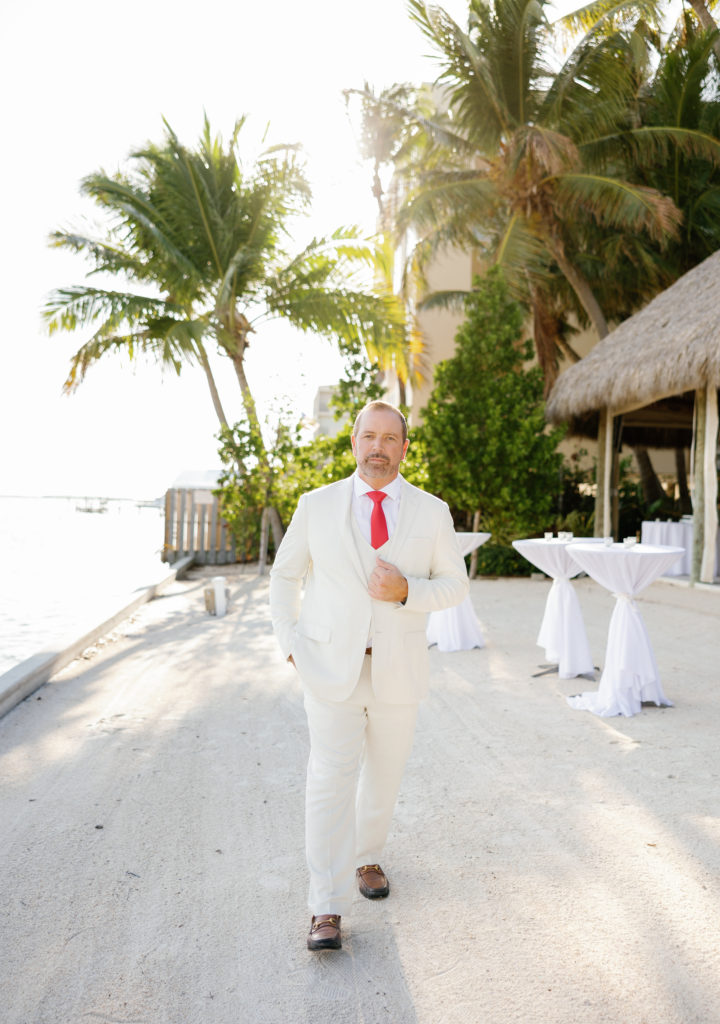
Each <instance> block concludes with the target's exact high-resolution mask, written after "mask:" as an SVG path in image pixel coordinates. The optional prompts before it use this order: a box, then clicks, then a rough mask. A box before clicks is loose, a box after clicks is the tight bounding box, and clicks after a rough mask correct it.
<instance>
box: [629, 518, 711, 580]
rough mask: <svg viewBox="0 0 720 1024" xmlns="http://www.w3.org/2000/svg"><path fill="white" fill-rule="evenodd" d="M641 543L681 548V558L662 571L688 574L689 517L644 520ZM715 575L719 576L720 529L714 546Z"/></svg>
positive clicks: (690, 565)
mask: <svg viewBox="0 0 720 1024" xmlns="http://www.w3.org/2000/svg"><path fill="white" fill-rule="evenodd" d="M640 536H641V537H642V542H643V544H653V545H655V546H657V545H658V544H661V545H669V546H670V547H674V548H683V554H682V558H679V559H678V560H677V562H675V564H674V565H671V566H670V567H669V568H668V569H666V570H665V572H664V573H663V575H664V576H689V575H690V569H691V567H692V549H693V524H692V522H691V521H690V520H689V519H685V520H682V519H681V520H680V522H679V523H663V522H659V521H658V522H650V521H647V522H644V523H643V524H642V526H641V533H640ZM714 575H715V576H720V530H718V537H717V544H716V546H715V573H714Z"/></svg>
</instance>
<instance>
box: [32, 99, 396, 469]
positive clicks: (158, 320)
mask: <svg viewBox="0 0 720 1024" xmlns="http://www.w3.org/2000/svg"><path fill="white" fill-rule="evenodd" d="M243 124H244V120H240V121H238V122H237V124H236V125H235V128H234V131H233V133H232V136H231V138H230V141H229V143H228V144H227V145H226V146H225V145H224V144H223V142H222V140H221V138H220V137H219V136H213V135H212V133H211V129H210V125H209V122H208V120H207V118H206V119H205V123H204V130H203V133H202V136H201V138H200V140H199V143H198V145H197V147H196V148H194V149H189V148H187V147H186V146H184V145H183V144H182V143H181V142H180V140H179V139H178V138H177V136H176V135H175V133H174V132H173V131H172V129H171V128H170V126H169V125H167V123H166V135H165V138H164V140H163V142H162V144H161V145H159V146H157V145H148V146H147V147H146V148H145V149H142V150H140V151H138V152H136V153H134V154H132V157H131V161H132V168H131V170H130V171H129V172H128V173H127V174H117V175H114V176H109V175H107V174H104V173H102V172H99V173H96V174H93V175H90V176H89V177H88V178H86V179H85V180H84V181H83V183H82V191H83V192H84V194H85V195H87V196H89V197H90V198H91V199H93V200H94V201H95V202H96V203H97V205H98V206H99V207H100V208H101V209H102V210H103V211H104V213H105V214H106V215H107V216H108V219H109V226H108V229H107V233H106V235H105V237H103V238H100V239H97V238H93V237H90V236H88V235H85V234H80V233H77V232H68V231H57V232H55V233H54V234H53V235H52V236H51V244H53V245H55V246H59V247H62V248H66V249H70V250H71V251H74V252H78V253H80V254H82V255H83V256H84V257H85V258H86V259H87V260H88V261H89V262H90V264H91V267H92V269H91V273H92V274H104V275H111V276H113V277H119V278H121V280H122V284H123V285H124V286H125V287H122V288H121V289H119V290H114V289H111V288H104V287H93V286H91V285H90V284H87V283H85V284H82V285H77V286H72V287H66V288H60V289H57V290H56V291H54V292H53V293H52V294H51V295H50V296H49V298H48V300H47V303H46V306H45V310H44V316H45V318H46V320H47V323H48V328H49V330H50V332H51V333H52V332H53V331H57V330H69V331H72V330H75V329H76V328H79V327H87V326H89V325H93V326H95V331H94V333H93V335H92V337H91V338H90V339H89V340H88V341H87V342H85V343H84V344H83V345H82V346H81V347H80V348H79V349H78V351H77V352H76V353H75V355H74V356H73V358H72V363H71V367H70V373H69V376H68V378H67V381H66V383H65V389H66V390H67V391H72V390H73V389H74V388H76V387H77V386H78V385H79V383H80V382H81V381H82V380H83V379H84V378H85V375H86V373H87V371H88V369H89V368H90V367H91V366H92V365H93V364H94V363H95V362H97V360H99V359H101V358H102V357H104V356H105V355H106V353H109V352H112V351H116V352H118V351H122V352H125V353H127V354H128V355H129V356H130V357H131V358H134V357H136V356H137V355H138V354H139V353H142V354H148V355H150V356H153V357H155V358H156V359H158V360H159V361H160V362H161V363H163V364H164V365H168V366H171V367H173V368H174V369H175V370H176V371H177V372H180V370H181V368H182V367H183V366H184V365H185V364H187V363H191V364H199V365H200V366H201V367H202V369H203V371H204V372H205V375H206V378H207V382H208V386H209V389H210V394H211V398H212V401H213V405H214V408H215V412H216V414H217V416H218V419H219V421H220V424H221V426H227V418H226V415H225V411H224V408H223V405H222V403H221V401H220V396H219V394H218V389H217V386H216V383H215V380H214V377H213V374H212V370H211V367H210V360H209V357H208V352H207V347H206V346H207V344H208V342H212V343H214V345H215V346H216V347H217V351H218V353H219V354H220V355H222V356H224V357H226V358H228V359H229V360H230V361H231V363H232V365H233V367H234V370H235V374H236V376H237V380H238V383H239V386H240V391H241V395H242V402H243V405H244V409H245V412H246V415H247V417H248V421H249V423H250V425H251V427H252V428H253V429H254V430H256V431H257V434H258V437H261V434H260V426H259V420H258V415H257V410H256V407H255V401H254V398H253V395H252V392H251V389H250V386H249V384H248V380H247V376H246V373H245V355H246V352H247V348H248V345H249V341H250V336H251V335H253V336H260V335H261V328H262V325H263V324H265V323H266V322H267V321H268V320H269V319H272V318H276V317H282V318H284V319H286V320H287V321H288V322H289V323H290V324H292V325H293V326H294V327H296V328H299V329H300V330H301V331H311V332H314V333H316V334H319V335H322V336H324V337H327V338H330V339H333V340H335V341H336V342H337V343H338V344H339V345H340V346H341V347H342V348H344V349H347V350H348V351H352V352H354V351H358V350H359V349H360V348H361V347H362V346H369V347H371V348H372V349H373V350H374V351H382V350H383V349H384V348H385V347H386V346H387V345H391V346H397V345H398V344H399V339H400V341H402V340H404V323H403V318H402V316H401V315H400V314H399V313H398V310H397V308H396V305H395V304H394V303H393V302H391V301H389V299H388V296H387V295H382V294H377V293H374V292H373V291H372V290H370V289H369V288H368V287H367V284H366V281H367V280H369V279H370V278H371V273H372V271H371V266H372V260H373V252H372V248H371V247H370V246H369V245H367V244H366V243H365V242H363V241H362V240H361V239H360V238H359V237H358V236H357V233H356V232H355V231H354V230H349V229H341V230H339V231H337V232H335V233H334V234H333V235H332V236H331V237H329V238H320V239H313V241H311V242H310V244H309V245H307V246H306V247H305V248H304V249H303V250H302V251H301V252H298V253H296V254H294V255H292V254H290V253H288V252H287V250H286V243H287V240H288V238H289V222H290V221H291V220H292V218H293V217H295V216H296V215H298V214H301V213H306V212H307V209H308V206H309V203H310V199H311V192H310V187H309V184H308V181H307V179H306V177H305V174H304V170H303V167H302V164H301V163H300V159H299V156H298V152H297V147H292V146H283V147H274V148H272V149H269V150H267V151H266V152H264V153H262V154H261V155H260V156H259V157H258V158H257V160H256V161H255V162H254V164H250V165H249V166H246V164H245V163H244V162H243V161H242V160H241V158H240V155H239V152H238V140H239V135H240V132H241V129H242V127H243ZM261 451H264V448H263V447H262V444H261Z"/></svg>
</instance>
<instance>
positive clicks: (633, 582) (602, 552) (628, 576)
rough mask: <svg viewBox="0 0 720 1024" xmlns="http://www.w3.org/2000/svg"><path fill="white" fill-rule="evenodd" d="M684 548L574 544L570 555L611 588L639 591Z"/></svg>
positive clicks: (569, 552)
mask: <svg viewBox="0 0 720 1024" xmlns="http://www.w3.org/2000/svg"><path fill="white" fill-rule="evenodd" d="M683 553H684V548H677V547H670V546H666V545H663V544H628V545H625V544H608V545H606V544H604V543H602V544H573V545H570V546H569V548H568V554H569V556H570V558H571V559H572V560H573V561H574V562H575V563H576V564H577V565H578V566H579V567H580V569H583V570H584V571H585V572H586V573H587V574H588V576H592V578H593V579H594V580H595V581H596V582H597V583H599V584H600V585H601V586H603V587H605V588H606V589H608V590H612V591H615V592H617V593H620V594H637V593H638V592H639V591H641V590H643V589H644V588H645V587H647V586H649V585H650V584H651V583H652V582H653V581H654V580H656V579H657V578H658V576H662V574H663V573H664V572H665V570H666V569H668V568H669V567H670V566H671V565H672V564H673V563H674V562H676V561H677V559H678V558H681V557H682V555H683Z"/></svg>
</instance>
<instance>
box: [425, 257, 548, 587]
mask: <svg viewBox="0 0 720 1024" xmlns="http://www.w3.org/2000/svg"><path fill="white" fill-rule="evenodd" d="M466 310H467V319H466V320H465V323H464V324H463V325H462V326H461V328H460V329H459V331H458V333H457V335H456V338H455V354H454V355H453V357H452V358H451V359H448V360H446V361H445V362H442V363H440V364H439V365H438V366H437V367H436V371H435V386H434V388H433V391H432V395H431V397H430V401H429V402H428V405H427V407H426V409H425V410H424V412H423V417H424V424H423V427H422V436H423V442H424V446H425V455H426V459H427V468H428V475H429V478H430V480H431V482H432V487H433V489H434V490H435V491H436V492H437V493H438V494H439V495H440V496H441V497H443V498H444V499H445V500H446V501H447V502H448V504H449V505H450V506H451V508H452V509H453V511H454V513H455V515H456V517H457V518H459V519H460V521H461V522H462V520H463V519H464V520H465V524H464V525H465V528H468V526H469V525H470V523H471V522H472V521H473V515H474V513H475V512H479V519H478V520H476V522H477V524H478V525H477V526H476V527H475V528H476V529H478V528H479V529H480V530H486V531H489V532H491V533H492V535H493V536H492V541H491V543H490V544H489V545H487V546H486V547H487V550H486V547H483V548H482V549H481V551H480V552H479V562H480V565H481V570H482V567H483V566H484V567H485V568H486V569H487V568H489V567H490V564H492V565H493V567H494V568H495V569H496V570H497V569H500V570H502V571H508V570H509V569H510V568H511V566H512V565H513V564H514V563H515V561H516V560H515V558H514V553H513V551H512V549H510V547H509V545H510V541H512V540H513V539H515V538H517V537H522V536H528V535H532V534H534V533H537V532H541V531H543V530H545V529H548V528H549V524H550V523H551V522H552V519H553V516H554V513H555V509H556V505H557V498H558V494H557V491H558V486H559V482H560V466H561V462H562V457H561V456H560V455H559V454H558V452H557V445H558V441H559V440H560V437H561V436H562V433H563V432H562V431H559V430H553V431H546V429H545V406H544V402H543V397H542V392H543V382H542V374H541V372H540V369H539V368H538V367H537V366H533V367H530V366H528V360H529V359H530V358H531V355H532V345H531V343H530V342H524V341H523V340H522V338H523V323H524V319H525V315H524V311H523V310H522V308H521V307H520V306H519V304H518V303H517V302H515V301H513V299H512V298H511V296H510V294H509V291H508V287H507V285H506V283H505V281H504V278H503V275H502V272H501V270H500V268H499V267H495V268H493V270H491V271H490V272H489V273H488V274H487V275H485V276H484V277H482V278H476V280H475V284H474V288H473V291H472V292H471V293H470V295H469V296H468V298H467V300H466ZM500 549H502V550H500Z"/></svg>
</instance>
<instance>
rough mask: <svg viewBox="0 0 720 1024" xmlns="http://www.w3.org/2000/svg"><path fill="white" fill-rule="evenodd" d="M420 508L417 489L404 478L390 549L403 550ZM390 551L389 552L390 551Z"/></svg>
mask: <svg viewBox="0 0 720 1024" xmlns="http://www.w3.org/2000/svg"><path fill="white" fill-rule="evenodd" d="M417 510H418V495H417V491H416V489H415V488H414V487H413V486H412V485H411V484H409V483H408V482H407V480H405V479H403V482H402V491H401V498H400V508H399V510H398V512H399V514H398V521H397V523H396V524H395V529H394V531H393V535H392V537H391V538H390V545H389V547H390V551H393V550H397V551H401V550H402V546H403V544H404V543H405V541H406V540H407V538H408V537H409V536H410V531H411V530H412V526H413V523H414V522H415V516H416V514H417ZM388 553H389V552H388Z"/></svg>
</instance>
